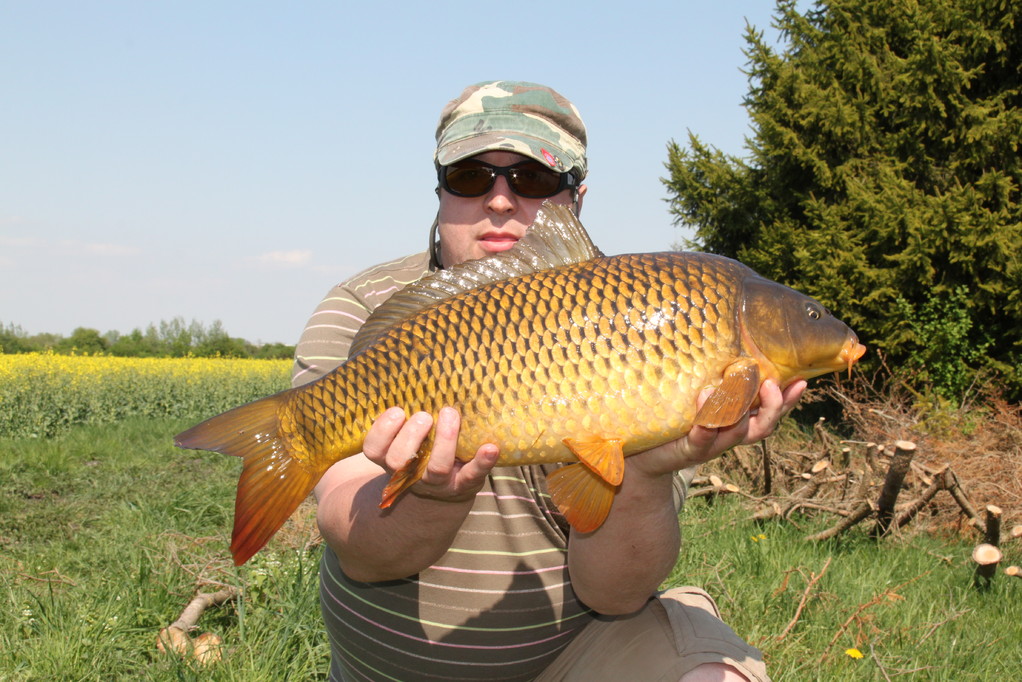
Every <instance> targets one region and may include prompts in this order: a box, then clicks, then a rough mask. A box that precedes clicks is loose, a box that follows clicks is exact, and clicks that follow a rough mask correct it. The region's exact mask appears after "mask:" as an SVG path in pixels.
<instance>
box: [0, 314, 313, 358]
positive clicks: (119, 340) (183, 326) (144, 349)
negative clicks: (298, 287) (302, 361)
mask: <svg viewBox="0 0 1022 682" xmlns="http://www.w3.org/2000/svg"><path fill="white" fill-rule="evenodd" d="M45 351H52V352H54V353H61V354H71V353H75V354H83V355H93V354H97V353H100V354H105V355H114V356H119V357H134V358H183V357H200V358H204V357H226V358H259V359H276V358H285V359H286V358H291V357H293V356H294V352H295V347H294V346H288V345H285V344H283V343H265V344H261V345H257V344H254V343H250V342H248V341H246V340H245V339H240V338H235V337H232V336H230V335H229V334H228V333H227V332H226V331H225V330H224V328H223V325H222V324H221V323H220V320H217V321H215V322H213V324H212V325H210V326H208V327H207V326H206V325H204V324H202V323H201V322H196V321H194V320H193V321H192V322H191V323H187V322H185V321H184V318H181V317H175V318H174V319H172V320H170V321H161V322H160V323H159V324H151V325H149V326H148V327H147V328H146V329H145V331H142V330H141V329H137V328H136V329H134V330H132V331H131V332H129V333H127V334H122V333H120V332H117V331H108V332H106V333H105V334H101V333H100V332H99V331H98V330H96V329H89V328H87V327H78V328H77V329H75V330H74V331H73V332H72V333H71V336H62V335H60V334H46V333H44V334H32V335H29V334H27V333H26V332H25V331H24V330H23V329H22V328H21V327H19V326H18V325H15V324H11V325H5V324H2V323H0V353H32V352H45Z"/></svg>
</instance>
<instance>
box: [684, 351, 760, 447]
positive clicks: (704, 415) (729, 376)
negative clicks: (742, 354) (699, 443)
mask: <svg viewBox="0 0 1022 682" xmlns="http://www.w3.org/2000/svg"><path fill="white" fill-rule="evenodd" d="M759 384H760V380H759V364H758V363H757V362H756V361H755V360H753V359H752V358H739V359H738V360H735V361H734V362H732V363H731V364H730V365H728V366H727V367H726V368H725V369H724V380H723V381H722V382H721V384H720V386H718V387H717V388H716V390H714V391H713V393H711V394H710V397H709V398H707V400H706V402H705V403H703V406H702V408H700V410H699V412H698V413H697V414H696V418H695V422H694V423H695V424H697V425H699V426H705V427H707V428H711V429H716V428H721V427H724V426H731V425H732V424H735V423H737V422H738V420H739V419H741V418H742V416H743V415H744V414H745V413H746V412H748V411H749V408H750V407H751V406H752V403H753V401H754V400H755V399H756V396H757V395H758V394H759Z"/></svg>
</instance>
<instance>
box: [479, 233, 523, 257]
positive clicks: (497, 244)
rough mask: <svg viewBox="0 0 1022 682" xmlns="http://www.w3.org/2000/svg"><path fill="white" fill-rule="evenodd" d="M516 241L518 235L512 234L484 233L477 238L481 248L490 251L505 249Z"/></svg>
mask: <svg viewBox="0 0 1022 682" xmlns="http://www.w3.org/2000/svg"><path fill="white" fill-rule="evenodd" d="M517 243H518V237H516V236H515V235H513V234H492V233H491V234H484V235H483V236H482V238H481V239H480V240H479V244H480V246H482V248H483V250H485V251H489V252H491V253H497V252H500V251H507V250H508V249H510V248H511V247H512V246H514V245H515V244H517Z"/></svg>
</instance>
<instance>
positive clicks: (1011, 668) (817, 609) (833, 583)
mask: <svg viewBox="0 0 1022 682" xmlns="http://www.w3.org/2000/svg"><path fill="white" fill-rule="evenodd" d="M189 425H190V422H184V421H172V420H141V419H139V420H126V421H122V422H118V423H116V424H112V425H109V426H105V427H75V428H72V429H71V430H70V431H69V432H68V433H67V434H66V435H64V436H62V437H60V438H58V439H52V440H46V439H0V680H2V681H4V682H8V681H10V682H14V681H17V682H21V681H23V680H138V679H147V680H199V679H202V680H238V681H242V680H244V681H246V682H248V681H252V680H256V681H258V680H282V679H290V680H311V679H323V678H325V675H326V670H327V666H328V647H327V644H326V638H325V634H324V632H323V630H322V627H321V624H320V618H319V606H318V595H317V589H316V571H317V567H318V554H319V552H318V550H317V549H312V550H303V549H302V542H301V538H302V534H301V533H299V532H294V533H292V534H291V536H290V537H289V538H285V539H284V540H277V539H275V540H274V541H272V542H271V545H270V546H269V548H268V550H264V551H263V552H260V553H259V554H258V555H256V557H255V558H254V559H253V560H252V561H251V562H249V564H247V565H246V566H244V567H242V568H240V569H235V568H234V567H233V566H232V565H231V564H230V562H229V559H228V553H227V544H228V535H229V532H230V525H231V518H232V514H233V504H232V501H233V496H234V486H235V482H236V477H237V472H238V466H239V463H238V462H237V461H236V460H234V459H232V458H229V457H223V456H218V455H211V454H208V453H194V452H186V451H181V450H177V449H175V448H173V447H172V445H171V437H172V435H173V434H174V433H175V432H176V431H178V430H180V429H181V428H184V427H186V426H189ZM747 516H748V512H747V511H746V510H744V509H743V508H742V507H741V506H740V504H738V501H737V500H729V499H722V500H719V501H718V502H717V503H716V504H714V505H712V506H708V505H706V504H705V502H704V501H702V500H694V501H692V502H691V503H690V504H689V505H688V506H687V508H686V510H685V511H684V512H683V514H682V517H681V518H682V524H683V527H684V531H683V532H684V537H685V544H684V547H683V552H682V556H681V558H680V560H679V563H678V566H677V568H676V571H675V574H674V576H673V577H672V579H671V583H672V584H690V585H699V586H702V587H703V588H704V589H706V590H707V591H709V592H710V593H711V594H712V595H713V596H714V597H715V598H716V599H717V601H718V604H719V605H720V607H721V609H722V611H723V612H724V615H725V618H726V620H727V621H728V622H729V623H730V624H731V625H732V626H733V627H734V629H735V630H736V631H737V632H738V633H739V634H741V635H742V636H743V637H745V638H746V639H748V640H749V641H751V642H752V643H754V644H756V645H757V646H759V647H760V648H761V649H762V650H763V651H764V652H765V654H766V656H767V660H768V664H769V666H770V670H771V674H772V676H773V678H774V679H775V680H778V681H782V682H783V681H789V680H884V679H888V678H889V679H896V680H1002V679H1004V680H1007V679H1022V656H1020V655H1019V635H1020V632H1022V628H1020V625H1019V623H1020V622H1022V581H1019V580H1017V579H1009V578H1006V577H1004V576H999V577H998V578H997V579H996V580H995V581H994V583H993V585H992V587H991V588H990V589H989V590H986V591H980V590H976V589H974V588H973V587H972V568H971V566H970V562H969V553H970V551H971V546H972V543H971V538H962V539H961V541H955V542H951V541H949V540H944V541H942V540H940V539H935V538H929V537H925V536H911V537H907V538H894V539H888V540H884V541H882V542H880V543H874V542H872V541H871V540H869V539H868V537H866V535H865V531H864V529H862V530H853V531H852V532H851V533H848V534H846V535H845V536H844V537H843V538H842V539H840V540H839V541H835V542H830V543H823V544H819V545H810V544H807V543H805V542H803V541H802V537H803V536H804V535H806V534H808V533H809V532H812V531H813V530H816V529H818V527H816V526H814V525H813V522H812V521H811V520H807V519H801V520H799V519H796V521H797V522H798V523H799V526H798V527H796V526H794V525H792V524H777V523H770V524H765V525H756V524H753V523H751V522H748V521H746V520H745V518H746V517H747ZM760 536H763V537H760ZM754 537H755V540H754V539H753V538H754ZM1006 550H1007V555H1008V556H1007V558H1008V559H1009V560H1012V561H1013V562H1014V563H1019V557H1018V555H1019V554H1020V553H1022V547H1018V546H1015V547H1008V548H1006ZM1013 553H1014V554H1013ZM828 561H829V564H828ZM824 566H827V569H826V571H825V572H823V575H822V577H820V578H819V580H818V581H817V582H816V583H815V584H814V585H813V586H812V588H811V589H810V590H809V592H808V599H807V600H806V603H805V605H804V607H803V608H802V611H801V613H800V614H799V616H798V618H797V620H796V621H795V623H794V625H793V626H792V627H791V628H790V631H789V632H788V633H787V634H786V635H785V636H784V637H779V636H780V635H781V633H782V632H784V630H785V628H786V627H787V626H788V625H789V623H790V622H791V621H792V620H793V619H795V616H796V611H797V610H798V608H799V603H800V600H801V599H802V597H803V595H804V594H805V593H806V588H807V586H808V584H809V582H810V580H811V578H812V576H813V575H814V574H815V575H819V574H820V573H821V572H822V571H823V569H824ZM199 576H201V577H203V578H204V579H207V580H211V581H216V582H219V583H223V584H230V585H235V586H239V587H245V588H246V594H245V598H244V600H243V601H241V602H240V603H233V602H232V603H230V604H228V605H226V606H224V607H221V608H218V609H213V610H211V611H209V612H207V614H206V615H205V616H203V618H202V620H201V621H200V623H199V625H200V629H201V630H204V631H211V632H215V633H216V634H218V635H220V636H221V637H223V639H224V646H225V647H226V649H225V651H226V656H225V660H224V661H222V662H221V663H219V664H216V665H214V666H212V667H210V668H207V669H199V668H198V667H196V666H195V665H194V664H189V663H185V662H182V661H180V660H178V659H177V658H176V657H173V656H170V655H167V654H161V653H159V652H158V651H157V649H156V646H155V640H156V635H157V632H158V631H159V629H160V628H162V627H164V626H166V625H168V624H169V623H170V622H171V621H173V620H174V619H175V618H176V617H177V616H178V614H179V613H180V611H181V609H182V608H183V607H184V606H185V604H186V603H187V602H188V600H189V598H190V597H191V596H192V594H193V592H194V590H195V587H196V580H197V577H199ZM207 589H208V590H209V591H212V590H214V589H216V588H215V586H211V587H208V588H207ZM835 636H837V638H836V640H835ZM832 640H835V641H834V642H833V645H832V644H831V642H832ZM853 647H855V648H858V649H859V650H861V651H862V652H863V654H864V655H865V656H864V658H862V659H859V660H855V659H852V658H850V657H849V656H847V655H846V654H845V650H846V649H850V648H853Z"/></svg>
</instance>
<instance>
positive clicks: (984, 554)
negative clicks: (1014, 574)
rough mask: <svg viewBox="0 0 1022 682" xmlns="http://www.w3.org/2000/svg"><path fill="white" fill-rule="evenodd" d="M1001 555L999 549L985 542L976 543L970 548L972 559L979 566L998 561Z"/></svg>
mask: <svg viewBox="0 0 1022 682" xmlns="http://www.w3.org/2000/svg"><path fill="white" fill-rule="evenodd" d="M1001 557H1002V554H1001V550H999V549H997V548H996V547H994V546H993V545H991V544H988V543H986V542H984V543H981V544H979V545H976V548H975V549H973V550H972V560H973V561H975V562H976V563H977V564H979V565H980V566H990V565H992V564H996V563H1000V561H1001Z"/></svg>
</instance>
